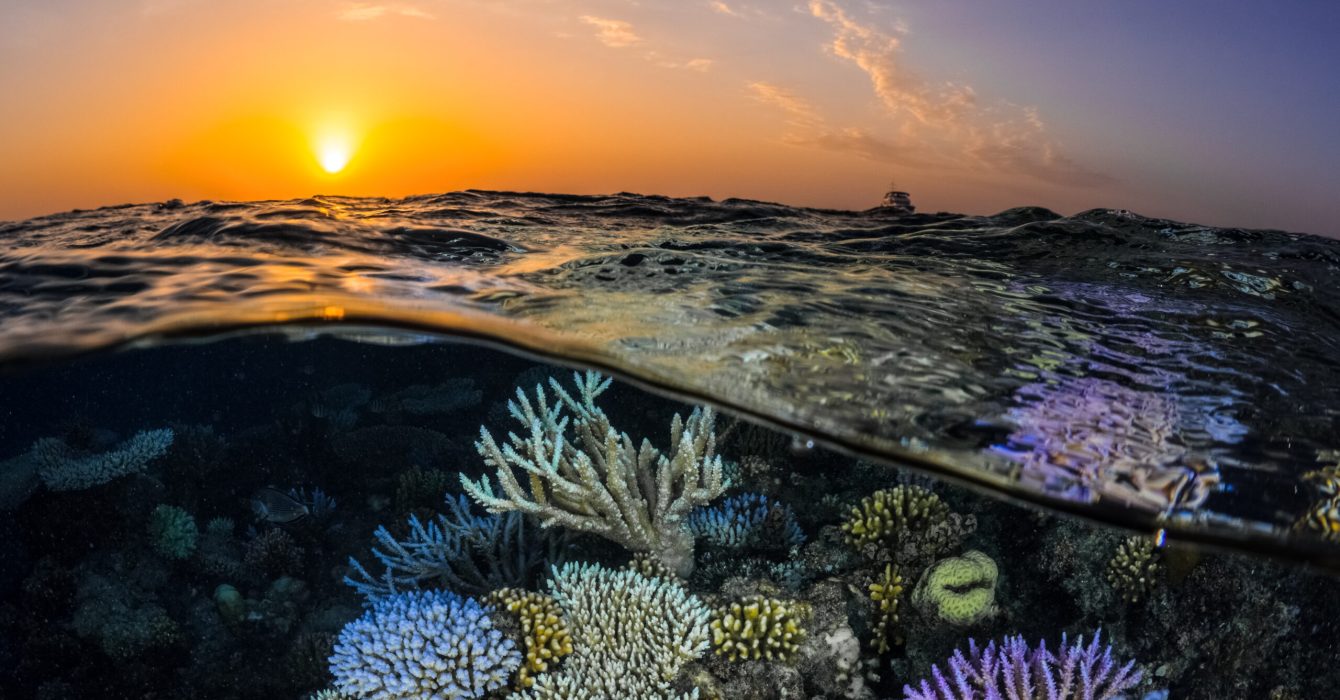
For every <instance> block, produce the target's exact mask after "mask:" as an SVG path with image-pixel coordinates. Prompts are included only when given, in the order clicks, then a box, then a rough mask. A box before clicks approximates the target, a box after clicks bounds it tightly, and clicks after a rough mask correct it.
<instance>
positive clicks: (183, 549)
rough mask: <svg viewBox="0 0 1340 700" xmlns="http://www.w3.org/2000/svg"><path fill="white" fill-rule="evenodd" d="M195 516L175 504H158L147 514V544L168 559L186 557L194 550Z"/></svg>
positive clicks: (196, 534) (196, 531)
mask: <svg viewBox="0 0 1340 700" xmlns="http://www.w3.org/2000/svg"><path fill="white" fill-rule="evenodd" d="M199 534H200V533H199V531H198V530H197V529H196V527H195V518H193V517H191V514H190V513H187V512H186V511H184V510H182V509H181V508H178V507H176V506H169V505H165V504H160V505H159V506H158V507H157V508H154V511H153V513H152V514H151V515H150V516H149V544H150V545H152V546H153V548H154V551H155V552H158V553H159V554H161V555H163V556H165V557H167V558H168V559H186V558H187V557H190V556H191V553H192V552H194V551H195V545H196V538H197V537H198V535H199Z"/></svg>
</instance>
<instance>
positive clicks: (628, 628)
mask: <svg viewBox="0 0 1340 700" xmlns="http://www.w3.org/2000/svg"><path fill="white" fill-rule="evenodd" d="M549 586H550V589H551V593H552V595H553V597H554V599H555V600H557V601H558V605H559V607H560V608H562V610H563V616H564V618H565V619H566V620H567V621H568V633H569V634H570V635H571V636H572V649H573V653H572V654H571V655H570V656H568V657H567V658H565V659H563V663H562V664H561V665H560V666H559V667H558V669H557V670H555V671H551V672H549V673H543V674H540V675H539V676H537V677H536V678H535V685H534V686H533V687H531V688H530V689H529V690H526V691H523V692H519V693H515V694H513V695H512V696H511V700H623V699H624V698H638V700H689V699H690V698H696V697H697V696H698V691H697V689H693V690H690V691H688V692H679V691H676V690H675V689H674V688H673V683H674V681H675V679H676V678H677V677H678V676H679V674H680V672H681V671H682V670H683V668H684V666H685V665H686V664H688V663H689V662H691V661H693V660H694V659H696V658H698V657H699V656H701V655H702V654H703V653H704V652H705V651H706V650H707V647H708V643H709V637H710V630H709V627H708V618H709V617H710V616H711V611H710V610H709V609H708V608H707V606H706V605H704V604H703V602H702V601H701V600H699V599H698V598H697V597H696V596H694V595H692V594H690V593H689V592H688V591H686V590H684V588H683V587H682V586H680V585H679V584H678V583H675V582H673V581H669V580H667V579H663V578H647V577H646V576H643V575H641V574H639V573H637V572H636V571H632V570H630V569H618V570H615V569H607V568H605V567H603V566H600V565H597V564H576V563H569V564H565V565H564V566H563V567H561V568H558V569H555V570H554V575H553V578H552V579H551V580H550V582H549Z"/></svg>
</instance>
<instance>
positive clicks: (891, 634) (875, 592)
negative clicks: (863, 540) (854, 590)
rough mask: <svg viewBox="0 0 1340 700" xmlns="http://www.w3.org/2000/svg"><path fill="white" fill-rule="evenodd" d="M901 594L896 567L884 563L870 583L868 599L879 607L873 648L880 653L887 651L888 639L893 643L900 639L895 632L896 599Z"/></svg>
mask: <svg viewBox="0 0 1340 700" xmlns="http://www.w3.org/2000/svg"><path fill="white" fill-rule="evenodd" d="M902 594H903V577H902V575H901V574H899V573H898V567H896V566H894V565H892V564H885V565H884V573H883V575H882V576H880V578H878V579H877V580H876V581H875V582H874V583H872V584H870V600H873V601H875V604H876V605H877V606H878V607H879V621H878V622H876V623H875V636H874V643H875V650H876V651H878V652H879V653H881V654H886V653H888V651H889V648H890V644H889V640H890V639H892V640H893V642H894V643H895V644H897V643H900V642H901V641H902V640H901V639H900V638H899V636H898V633H897V628H896V625H897V624H898V601H899V597H900V596H902Z"/></svg>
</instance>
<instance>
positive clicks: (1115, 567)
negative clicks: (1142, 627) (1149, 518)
mask: <svg viewBox="0 0 1340 700" xmlns="http://www.w3.org/2000/svg"><path fill="white" fill-rule="evenodd" d="M1162 559H1163V557H1161V556H1160V555H1159V550H1158V549H1156V548H1155V547H1154V543H1153V542H1152V541H1151V540H1150V539H1149V538H1148V537H1140V536H1138V535H1136V536H1133V537H1128V538H1126V539H1125V540H1123V541H1122V543H1121V544H1120V545H1118V546H1117V552H1116V554H1114V555H1113V556H1112V560H1111V561H1109V562H1108V563H1107V582H1108V583H1110V584H1112V588H1113V589H1115V590H1116V592H1117V595H1119V596H1121V599H1122V600H1124V601H1126V602H1128V603H1136V602H1139V601H1140V600H1141V599H1143V598H1145V597H1146V596H1148V595H1149V593H1150V591H1152V590H1154V587H1155V586H1157V585H1158V584H1159V581H1160V580H1162V577H1161V576H1160V571H1161V570H1162V568H1163V564H1162Z"/></svg>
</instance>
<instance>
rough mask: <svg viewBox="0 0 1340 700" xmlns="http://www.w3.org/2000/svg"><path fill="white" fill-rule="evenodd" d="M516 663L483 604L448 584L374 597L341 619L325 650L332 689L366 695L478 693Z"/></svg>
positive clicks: (407, 699) (386, 698)
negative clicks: (346, 620)
mask: <svg viewBox="0 0 1340 700" xmlns="http://www.w3.org/2000/svg"><path fill="white" fill-rule="evenodd" d="M520 665H521V654H520V653H518V652H517V650H516V646H515V645H514V644H513V643H512V640H510V639H507V638H506V637H505V636H503V634H502V632H500V631H498V630H497V629H496V628H495V627H494V625H493V621H492V619H490V618H489V615H488V610H487V609H486V608H485V607H484V606H482V605H480V604H479V603H478V602H477V601H475V600H474V599H472V598H462V597H460V596H458V595H456V594H454V593H451V592H449V591H409V592H405V593H397V594H395V595H392V596H387V597H385V598H381V599H379V600H377V601H376V602H375V603H373V605H372V609H371V610H368V611H367V612H366V613H364V614H363V616H362V617H360V618H358V619H357V620H354V621H353V622H350V623H349V624H347V625H345V626H344V629H343V630H341V631H340V637H339V640H338V641H337V642H336V644H335V649H334V653H333V654H332V655H331V657H330V672H331V675H333V676H334V677H335V683H334V686H335V690H337V691H339V692H340V693H342V694H344V695H348V696H351V697H356V698H365V699H366V700H418V699H419V698H461V699H464V698H479V697H483V696H484V695H485V694H486V693H488V692H489V691H491V690H496V689H498V688H501V687H502V686H503V685H505V684H506V683H507V679H508V678H509V677H510V676H511V675H512V672H513V671H515V670H516V668H517V667H518V666H520Z"/></svg>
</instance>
